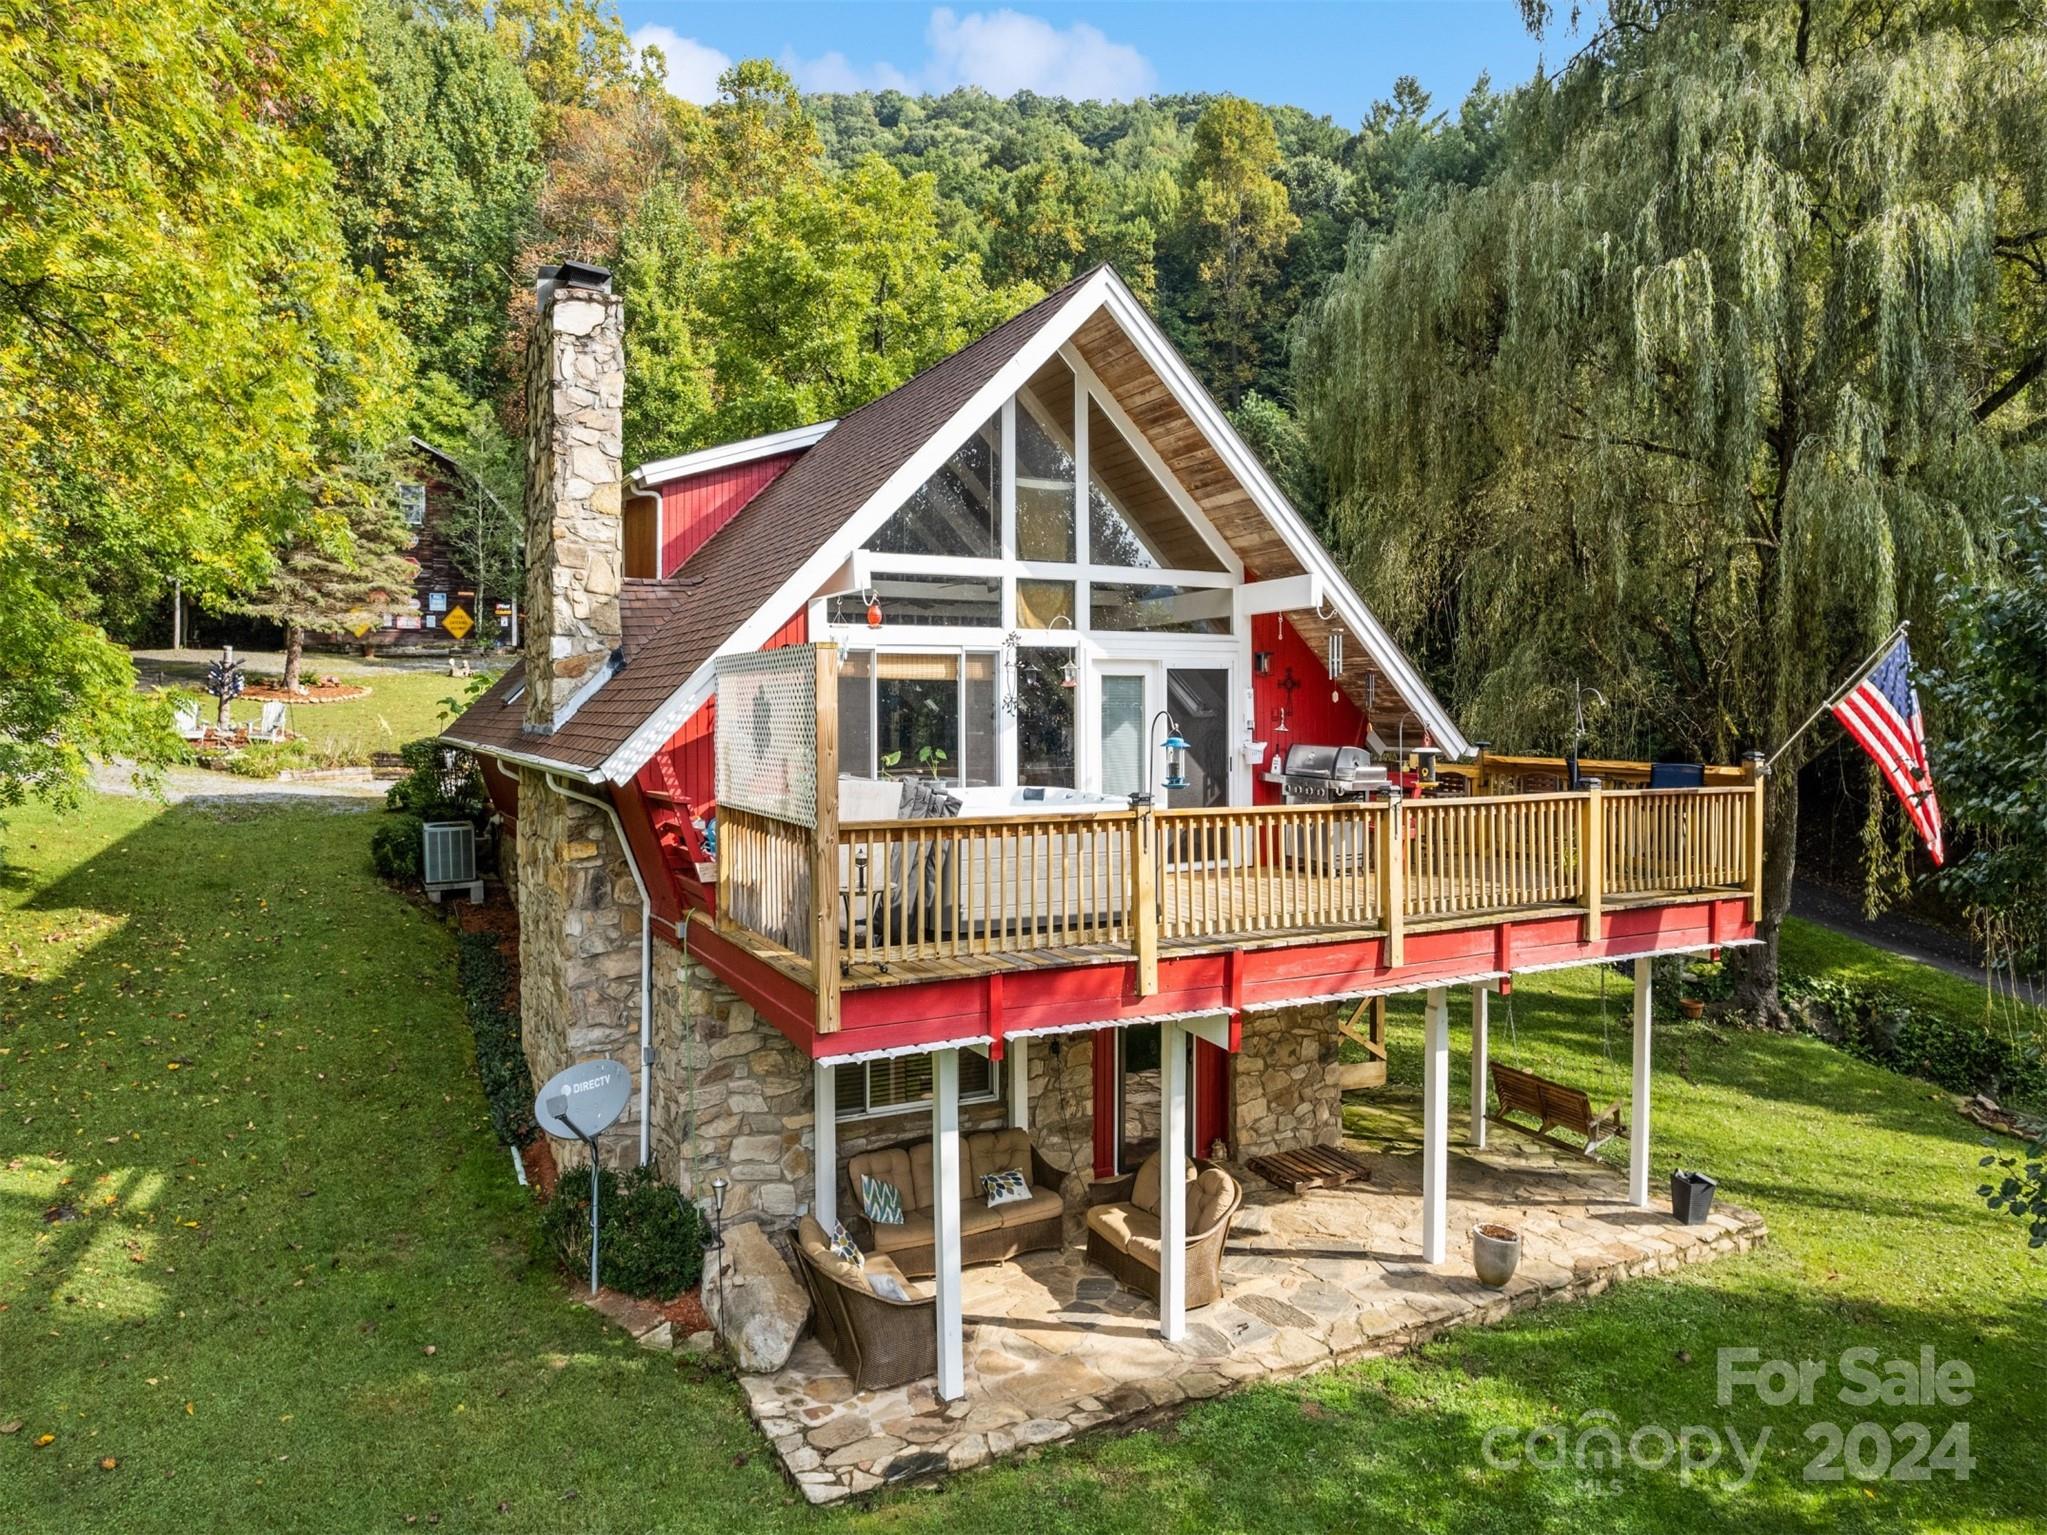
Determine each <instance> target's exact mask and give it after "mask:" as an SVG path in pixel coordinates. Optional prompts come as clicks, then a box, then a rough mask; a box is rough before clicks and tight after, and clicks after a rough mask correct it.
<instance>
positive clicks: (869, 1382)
mask: <svg viewBox="0 0 2047 1535" xmlns="http://www.w3.org/2000/svg"><path fill="white" fill-rule="evenodd" d="M796 1252H797V1267H798V1268H799V1269H800V1270H801V1271H802V1274H803V1284H804V1288H805V1289H807V1290H809V1291H810V1309H811V1317H812V1325H813V1326H814V1327H815V1328H816V1330H817V1340H818V1342H820V1343H822V1344H823V1345H824V1346H825V1348H826V1350H827V1351H828V1352H829V1353H830V1354H831V1356H832V1358H834V1359H836V1360H838V1362H839V1363H840V1364H841V1365H842V1366H843V1367H844V1368H845V1371H846V1373H847V1374H848V1375H850V1376H852V1377H853V1380H854V1383H855V1384H857V1385H858V1386H859V1387H860V1388H861V1389H862V1390H863V1391H871V1390H876V1389H878V1388H880V1387H882V1386H900V1385H902V1384H904V1383H905V1382H906V1381H913V1380H922V1379H923V1378H924V1377H925V1376H927V1375H935V1374H937V1373H938V1329H937V1327H936V1326H935V1325H934V1315H933V1313H934V1310H935V1308H936V1306H937V1304H938V1302H937V1300H936V1298H935V1297H933V1296H932V1295H930V1294H927V1293H926V1292H925V1291H923V1290H922V1289H920V1288H919V1287H918V1286H916V1285H913V1284H911V1283H910V1282H909V1280H908V1279H907V1278H905V1277H904V1275H903V1273H902V1271H901V1270H899V1269H898V1268H897V1267H896V1265H895V1264H894V1263H892V1262H890V1261H889V1259H888V1258H887V1257H886V1256H885V1255H883V1254H880V1253H875V1254H871V1255H870V1256H869V1257H868V1259H867V1262H866V1266H865V1267H864V1268H858V1267H855V1266H854V1265H853V1264H851V1263H848V1262H847V1261H846V1260H845V1259H843V1258H841V1257H839V1256H838V1254H836V1253H834V1252H833V1251H832V1247H831V1242H830V1240H829V1239H828V1238H827V1237H826V1236H825V1233H824V1228H823V1227H821V1226H819V1225H818V1223H817V1222H816V1221H815V1220H813V1219H811V1217H809V1216H807V1215H806V1216H804V1217H803V1220H802V1222H801V1224H799V1225H798V1226H797V1228H796ZM877 1274H885V1275H887V1276H888V1277H889V1278H891V1279H893V1280H895V1281H896V1284H897V1286H898V1287H899V1288H900V1289H901V1290H902V1291H903V1293H904V1295H905V1296H906V1297H907V1298H906V1299H904V1300H895V1299H892V1298H890V1297H889V1296H886V1295H877V1294H875V1293H874V1287H873V1285H872V1283H871V1282H870V1281H871V1280H872V1279H873V1277H874V1276H875V1275H877Z"/></svg>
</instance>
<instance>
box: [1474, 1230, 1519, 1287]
mask: <svg viewBox="0 0 2047 1535" xmlns="http://www.w3.org/2000/svg"><path fill="white" fill-rule="evenodd" d="M1520 1266H1521V1233H1520V1232H1518V1231H1516V1230H1515V1229H1514V1228H1513V1227H1512V1226H1502V1225H1499V1224H1498V1223H1496V1222H1492V1221H1488V1222H1486V1223H1485V1224H1484V1225H1482V1226H1473V1227H1472V1228H1471V1267H1472V1272H1473V1273H1475V1274H1477V1275H1478V1282H1479V1283H1480V1284H1482V1285H1486V1286H1488V1287H1489V1288H1491V1289H1495V1290H1498V1289H1500V1288H1502V1287H1504V1286H1505V1284H1506V1283H1507V1281H1508V1280H1510V1279H1512V1278H1513V1277H1514V1270H1515V1269H1517V1268H1519V1267H1520Z"/></svg>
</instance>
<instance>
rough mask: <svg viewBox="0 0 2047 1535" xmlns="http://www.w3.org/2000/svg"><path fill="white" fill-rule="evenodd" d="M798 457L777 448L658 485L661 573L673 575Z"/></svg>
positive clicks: (796, 454) (795, 454) (798, 454)
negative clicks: (762, 455)
mask: <svg viewBox="0 0 2047 1535" xmlns="http://www.w3.org/2000/svg"><path fill="white" fill-rule="evenodd" d="M802 456H803V455H802V454H801V453H800V452H798V453H777V454H775V455H774V456H773V457H771V458H757V459H754V460H753V461H752V462H750V463H745V464H734V465H732V466H731V467H729V468H726V469H709V470H706V471H705V472H704V473H702V474H693V475H690V476H688V477H687V478H685V479H680V480H671V481H669V482H668V483H667V484H666V485H663V486H661V487H660V490H661V574H662V575H663V576H664V577H665V576H672V575H674V574H675V572H676V569H677V568H678V567H679V566H680V565H681V564H682V562H683V561H684V560H686V559H688V558H689V557H690V556H691V555H692V554H695V553H696V552H697V550H699V549H701V548H702V547H703V545H704V541H705V540H706V539H708V538H709V537H710V536H711V535H712V534H713V533H715V532H717V531H718V530H719V529H720V528H722V527H724V526H725V524H726V523H728V522H730V521H731V520H732V518H733V516H734V514H735V513H737V512H738V511H739V509H740V508H741V507H742V506H745V505H746V503H747V502H749V501H751V500H752V499H753V498H754V497H755V496H757V495H759V494H760V493H761V492H762V491H764V490H766V489H767V488H768V486H769V485H771V484H773V483H774V481H775V478H776V477H777V476H778V475H780V474H781V473H782V471H783V470H785V469H787V468H788V467H789V466H790V465H791V464H793V463H795V462H796V460H797V459H799V458H801V457H802Z"/></svg>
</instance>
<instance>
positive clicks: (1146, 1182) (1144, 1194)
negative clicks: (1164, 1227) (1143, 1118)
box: [1130, 1151, 1194, 1215]
mask: <svg viewBox="0 0 2047 1535" xmlns="http://www.w3.org/2000/svg"><path fill="white" fill-rule="evenodd" d="M1181 1166H1182V1167H1184V1168H1185V1169H1186V1171H1187V1176H1188V1178H1189V1179H1190V1180H1191V1179H1192V1178H1193V1177H1194V1161H1193V1159H1192V1158H1191V1157H1190V1158H1188V1159H1187V1160H1186V1161H1184V1162H1182V1163H1181ZM1160 1192H1161V1191H1160V1189H1159V1154H1158V1153H1157V1152H1156V1151H1154V1152H1153V1153H1152V1154H1151V1155H1150V1156H1148V1157H1146V1158H1145V1159H1144V1161H1143V1162H1142V1163H1141V1164H1140V1165H1139V1166H1138V1169H1137V1182H1136V1183H1135V1184H1133V1185H1132V1186H1131V1190H1130V1202H1131V1203H1132V1204H1134V1205H1136V1206H1137V1208H1138V1209H1140V1210H1143V1211H1145V1212H1146V1213H1147V1214H1150V1215H1156V1214H1158V1213H1159V1196H1160Z"/></svg>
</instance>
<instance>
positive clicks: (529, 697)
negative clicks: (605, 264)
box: [525, 262, 625, 734]
mask: <svg viewBox="0 0 2047 1535" xmlns="http://www.w3.org/2000/svg"><path fill="white" fill-rule="evenodd" d="M535 297H536V300H537V304H536V308H537V311H538V312H537V314H536V316H535V321H534V327H533V336H532V339H531V341H530V343H529V344H528V347H527V352H526V633H525V641H526V647H525V648H526V728H527V730H529V731H533V732H537V733H540V734H547V733H550V732H552V731H553V730H554V729H555V728H556V727H557V726H559V725H560V724H561V723H562V721H563V720H564V719H565V718H566V717H567V713H568V707H569V703H570V700H572V699H573V698H575V697H576V695H577V694H578V693H579V692H580V691H581V690H582V689H583V688H585V687H586V686H588V685H589V684H590V682H591V680H592V679H593V678H595V677H596V676H598V675H599V674H600V673H601V672H602V671H603V669H604V667H605V664H606V662H607V659H608V658H609V657H610V655H611V653H612V652H613V651H614V650H616V649H617V648H618V645H619V640H620V637H621V632H622V631H621V628H620V619H619V608H618V592H619V580H620V576H621V575H622V573H623V572H624V569H625V522H624V517H623V515H622V511H621V497H622V491H623V482H624V479H625V472H624V465H623V463H622V462H621V460H622V456H623V454H624V451H625V449H624V444H623V442H622V440H621V434H622V424H621V416H622V410H623V406H624V403H625V328H624V308H623V305H622V303H621V301H620V299H619V297H618V295H617V294H615V293H613V292H612V291H611V274H610V273H609V272H607V271H605V270H604V269H603V268H602V267H590V266H580V265H577V264H575V263H573V262H568V263H564V264H563V265H561V266H559V267H543V268H541V270H540V280H539V283H538V285H537V286H536V288H535Z"/></svg>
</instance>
